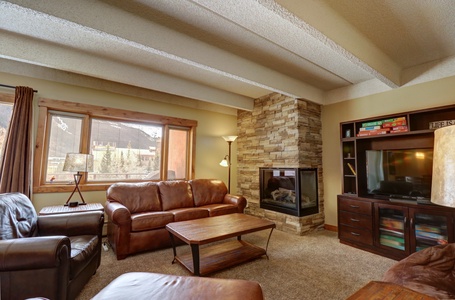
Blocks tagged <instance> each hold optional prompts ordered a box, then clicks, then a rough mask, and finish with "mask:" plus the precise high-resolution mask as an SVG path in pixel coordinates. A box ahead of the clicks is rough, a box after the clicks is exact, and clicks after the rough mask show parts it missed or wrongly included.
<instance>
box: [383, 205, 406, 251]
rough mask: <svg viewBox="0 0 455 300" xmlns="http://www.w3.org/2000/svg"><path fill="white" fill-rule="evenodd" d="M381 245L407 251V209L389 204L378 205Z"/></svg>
mask: <svg viewBox="0 0 455 300" xmlns="http://www.w3.org/2000/svg"><path fill="white" fill-rule="evenodd" d="M377 214H378V220H379V224H378V226H377V228H378V231H379V232H378V243H379V247H381V248H387V249H391V248H392V249H396V250H400V251H406V250H407V247H406V244H407V243H406V240H407V238H406V232H405V231H406V220H407V209H403V208H400V207H393V206H387V205H378V206H377Z"/></svg>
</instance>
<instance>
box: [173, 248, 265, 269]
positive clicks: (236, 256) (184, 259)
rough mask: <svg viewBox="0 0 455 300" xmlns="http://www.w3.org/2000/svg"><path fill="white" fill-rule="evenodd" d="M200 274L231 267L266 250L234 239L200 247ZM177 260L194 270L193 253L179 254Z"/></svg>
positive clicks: (256, 256)
mask: <svg viewBox="0 0 455 300" xmlns="http://www.w3.org/2000/svg"><path fill="white" fill-rule="evenodd" d="M199 255H200V258H199V274H200V275H201V276H204V275H207V274H209V273H213V272H216V271H219V270H221V269H225V268H229V267H232V266H235V265H238V264H242V263H244V262H247V261H250V260H253V259H255V258H259V257H261V256H263V255H267V253H266V250H265V249H263V248H260V247H258V246H255V245H252V244H250V243H248V242H245V241H242V240H233V241H229V242H225V243H221V244H216V245H211V246H208V247H203V248H201V249H199ZM175 260H176V261H178V262H179V263H180V264H182V265H183V266H184V267H185V268H187V269H188V270H189V271H190V272H191V273H193V274H194V273H195V272H194V266H193V257H192V254H191V253H186V254H183V255H177V256H176V257H175Z"/></svg>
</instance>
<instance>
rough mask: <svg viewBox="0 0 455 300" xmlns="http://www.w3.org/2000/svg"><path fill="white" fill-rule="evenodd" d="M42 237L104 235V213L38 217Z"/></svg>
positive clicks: (89, 212) (91, 212)
mask: <svg viewBox="0 0 455 300" xmlns="http://www.w3.org/2000/svg"><path fill="white" fill-rule="evenodd" d="M37 224H38V234H39V235H40V236H51V235H64V236H77V235H98V236H101V235H102V230H103V225H104V213H103V212H102V211H87V212H77V213H69V214H57V215H44V216H39V217H38V222H37Z"/></svg>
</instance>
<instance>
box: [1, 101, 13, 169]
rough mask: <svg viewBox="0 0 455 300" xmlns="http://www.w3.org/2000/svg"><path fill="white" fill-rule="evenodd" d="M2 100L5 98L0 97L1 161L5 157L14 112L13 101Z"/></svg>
mask: <svg viewBox="0 0 455 300" xmlns="http://www.w3.org/2000/svg"><path fill="white" fill-rule="evenodd" d="M1 100H3V97H2V98H0V161H2V159H3V147H4V145H5V140H6V134H7V132H8V127H9V123H10V121H11V115H12V113H13V103H12V102H11V103H9V102H3V101H1Z"/></svg>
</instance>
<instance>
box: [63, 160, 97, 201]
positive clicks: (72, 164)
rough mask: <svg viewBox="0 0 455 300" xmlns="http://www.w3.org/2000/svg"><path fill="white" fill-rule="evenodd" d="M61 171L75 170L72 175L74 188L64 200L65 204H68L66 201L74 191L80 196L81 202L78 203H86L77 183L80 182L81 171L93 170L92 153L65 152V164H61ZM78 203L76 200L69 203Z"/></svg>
mask: <svg viewBox="0 0 455 300" xmlns="http://www.w3.org/2000/svg"><path fill="white" fill-rule="evenodd" d="M63 171H67V172H77V173H76V174H74V175H73V176H74V183H75V184H76V186H75V187H74V190H73V192H72V193H71V195H70V197H69V198H68V200H66V203H65V206H67V205H68V202H69V201H70V200H71V197H73V195H74V193H75V192H76V191H77V192H78V193H79V196H80V197H81V200H82V203H80V205H84V204H86V203H85V200H84V197H82V193H81V190H80V189H79V183H80V182H81V178H82V176H83V173H81V172H84V173H87V172H93V155H91V154H83V153H68V154H66V158H65V164H64V165H63ZM78 204H79V203H78V202H71V203H70V204H69V205H70V206H77V205H78Z"/></svg>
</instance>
